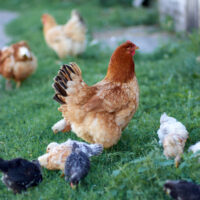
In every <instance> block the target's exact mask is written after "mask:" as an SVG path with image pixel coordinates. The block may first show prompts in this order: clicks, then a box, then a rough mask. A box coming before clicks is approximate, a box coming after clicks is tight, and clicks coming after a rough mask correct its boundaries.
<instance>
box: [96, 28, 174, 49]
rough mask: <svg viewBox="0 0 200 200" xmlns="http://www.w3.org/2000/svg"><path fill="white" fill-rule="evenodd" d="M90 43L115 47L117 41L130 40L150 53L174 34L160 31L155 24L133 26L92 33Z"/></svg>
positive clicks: (103, 46) (172, 37)
mask: <svg viewBox="0 0 200 200" xmlns="http://www.w3.org/2000/svg"><path fill="white" fill-rule="evenodd" d="M93 38H94V40H93V41H92V44H95V43H100V44H101V46H102V48H111V49H115V48H116V47H117V46H118V44H119V42H122V41H126V40H130V41H132V42H134V43H135V44H136V45H137V46H139V47H140V51H141V52H143V53H151V52H153V51H154V50H155V49H156V48H158V47H159V46H161V45H163V44H164V43H167V42H169V41H171V40H172V39H175V36H174V35H172V34H169V33H166V32H160V31H159V30H158V28H157V27H155V26H135V27H128V28H120V29H115V30H106V31H102V32H94V33H93Z"/></svg>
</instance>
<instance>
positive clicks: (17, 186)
mask: <svg viewBox="0 0 200 200" xmlns="http://www.w3.org/2000/svg"><path fill="white" fill-rule="evenodd" d="M0 171H1V172H3V177H2V181H3V183H4V184H5V185H6V186H7V187H8V188H9V189H11V190H13V192H14V193H21V192H22V191H23V190H24V191H25V190H26V189H27V188H29V187H32V186H36V185H38V184H39V183H40V182H42V173H41V167H40V164H39V162H38V161H37V160H33V161H32V162H30V161H28V160H25V159H22V158H16V159H13V160H9V161H6V160H3V159H1V158H0Z"/></svg>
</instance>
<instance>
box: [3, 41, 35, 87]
mask: <svg viewBox="0 0 200 200" xmlns="http://www.w3.org/2000/svg"><path fill="white" fill-rule="evenodd" d="M36 68H37V59H36V57H35V55H34V54H33V53H32V52H31V50H30V47H29V46H28V44H27V43H26V42H24V41H21V42H18V43H16V44H13V45H11V46H9V47H5V48H3V49H2V50H0V74H1V75H2V76H4V77H5V78H6V79H7V82H6V89H11V83H10V80H11V79H13V80H14V81H15V82H16V83H17V87H20V85H21V82H22V81H23V80H25V79H26V78H27V77H29V76H30V75H31V74H32V73H33V72H34V71H35V70H36Z"/></svg>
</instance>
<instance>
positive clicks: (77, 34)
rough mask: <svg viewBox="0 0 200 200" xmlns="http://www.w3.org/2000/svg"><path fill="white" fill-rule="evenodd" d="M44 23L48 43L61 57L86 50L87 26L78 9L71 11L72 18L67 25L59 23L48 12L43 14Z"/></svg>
mask: <svg viewBox="0 0 200 200" xmlns="http://www.w3.org/2000/svg"><path fill="white" fill-rule="evenodd" d="M42 23H43V33H44V37H45V40H46V43H47V45H48V46H49V47H50V48H52V49H53V50H54V51H55V52H56V53H57V55H58V56H59V57H60V58H64V57H66V56H67V55H73V56H74V55H78V54H81V53H83V52H84V50H85V47H86V26H85V23H84V21H83V19H82V17H81V16H80V14H79V13H78V11H76V10H73V11H72V12H71V18H70V19H69V21H68V22H67V23H66V24H65V25H57V23H56V21H55V19H54V18H53V17H52V16H51V15H48V14H44V15H42Z"/></svg>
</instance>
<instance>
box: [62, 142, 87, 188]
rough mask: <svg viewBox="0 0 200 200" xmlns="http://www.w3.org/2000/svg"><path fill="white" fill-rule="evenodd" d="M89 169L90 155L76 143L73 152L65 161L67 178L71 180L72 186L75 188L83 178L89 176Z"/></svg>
mask: <svg viewBox="0 0 200 200" xmlns="http://www.w3.org/2000/svg"><path fill="white" fill-rule="evenodd" d="M89 170H90V160H89V157H88V156H87V155H86V154H85V153H84V152H83V151H81V149H80V148H79V147H78V145H77V144H75V143H74V144H73V147H72V152H71V154H70V155H69V156H68V157H67V160H66V163H65V180H66V181H67V182H68V181H69V182H70V185H71V187H72V188H74V187H75V186H76V185H78V184H79V181H80V180H81V179H83V178H85V177H86V176H87V174H88V172H89Z"/></svg>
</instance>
